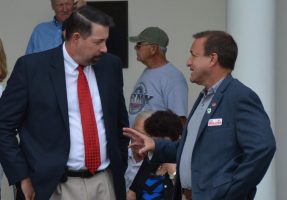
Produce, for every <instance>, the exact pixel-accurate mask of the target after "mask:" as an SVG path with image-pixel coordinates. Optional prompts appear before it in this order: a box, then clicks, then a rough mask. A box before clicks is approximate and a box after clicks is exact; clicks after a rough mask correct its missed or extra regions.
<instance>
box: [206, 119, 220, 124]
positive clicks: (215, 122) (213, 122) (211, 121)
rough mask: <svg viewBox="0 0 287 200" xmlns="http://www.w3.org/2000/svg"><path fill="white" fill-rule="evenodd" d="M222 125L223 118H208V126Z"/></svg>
mask: <svg viewBox="0 0 287 200" xmlns="http://www.w3.org/2000/svg"><path fill="white" fill-rule="evenodd" d="M221 125H222V118H217V119H210V120H208V125H207V126H221Z"/></svg>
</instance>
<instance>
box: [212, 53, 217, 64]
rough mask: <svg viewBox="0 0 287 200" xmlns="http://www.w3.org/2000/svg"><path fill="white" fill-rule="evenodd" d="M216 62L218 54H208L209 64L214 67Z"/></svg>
mask: <svg viewBox="0 0 287 200" xmlns="http://www.w3.org/2000/svg"><path fill="white" fill-rule="evenodd" d="M217 62H218V54H217V53H212V54H210V64H211V65H215V64H216V63H217Z"/></svg>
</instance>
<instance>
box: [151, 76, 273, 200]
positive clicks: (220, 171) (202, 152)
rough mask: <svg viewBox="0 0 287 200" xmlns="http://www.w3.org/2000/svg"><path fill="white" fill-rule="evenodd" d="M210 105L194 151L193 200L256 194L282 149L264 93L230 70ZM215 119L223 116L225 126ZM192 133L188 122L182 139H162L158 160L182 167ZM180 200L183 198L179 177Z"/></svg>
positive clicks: (238, 199)
mask: <svg viewBox="0 0 287 200" xmlns="http://www.w3.org/2000/svg"><path fill="white" fill-rule="evenodd" d="M201 97H202V96H201V95H200V96H199V98H198V99H197V101H196V103H195V105H194V106H193V108H192V111H191V113H190V115H189V118H188V120H189V119H190V117H191V116H192V114H193V112H194V110H195V109H196V107H197V105H198V104H199V102H200V100H201ZM208 108H209V109H208V110H209V111H210V110H211V111H210V112H206V113H205V115H204V117H203V120H202V122H201V124H200V128H199V132H198V135H197V139H196V142H195V146H194V149H193V152H192V161H191V171H192V199H193V200H231V199H232V200H250V199H254V196H255V193H256V185H257V184H258V183H259V182H260V181H261V179H262V178H263V176H264V175H265V173H266V171H267V169H268V167H269V164H270V162H271V160H272V158H273V155H274V153H275V149H276V145H275V139H274V136H273V133H272V130H271V127H270V121H269V118H268V116H267V114H266V112H265V111H264V108H263V106H262V103H261V101H260V99H259V97H258V96H257V95H256V94H255V93H254V92H253V91H252V90H251V89H250V88H248V87H246V86H244V85H243V84H242V83H241V82H239V81H238V80H236V79H234V78H233V77H232V76H231V75H229V76H227V77H226V78H225V79H224V80H223V82H222V83H221V85H220V86H219V88H218V89H217V91H216V93H215V95H214V97H213V99H212V101H211V103H210V105H209V107H208ZM210 119H222V125H219V124H218V126H210V125H211V124H209V125H208V122H212V120H211V121H209V120H210ZM187 134H188V132H187V129H186V127H185V129H184V131H183V136H182V139H181V140H180V141H178V142H173V143H171V142H166V141H161V140H157V141H156V149H155V152H154V156H153V159H152V160H153V161H157V162H176V163H177V164H178V165H177V170H178V169H179V163H180V157H181V153H182V149H183V145H184V143H185V140H186V135H187ZM177 174H179V173H178V171H177ZM174 199H176V200H179V199H181V185H180V177H179V176H177V180H176V188H175V194H174Z"/></svg>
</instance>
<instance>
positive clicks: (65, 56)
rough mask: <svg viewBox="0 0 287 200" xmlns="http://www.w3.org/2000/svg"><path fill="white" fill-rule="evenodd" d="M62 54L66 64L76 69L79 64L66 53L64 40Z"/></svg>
mask: <svg viewBox="0 0 287 200" xmlns="http://www.w3.org/2000/svg"><path fill="white" fill-rule="evenodd" d="M63 55H64V61H65V62H66V63H67V64H68V66H69V67H71V68H72V69H73V70H77V68H78V66H79V64H78V63H76V62H75V61H74V59H73V58H72V57H71V56H70V55H69V54H68V52H67V49H66V46H65V42H64V43H63Z"/></svg>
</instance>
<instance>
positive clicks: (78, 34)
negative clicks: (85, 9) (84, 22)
mask: <svg viewBox="0 0 287 200" xmlns="http://www.w3.org/2000/svg"><path fill="white" fill-rule="evenodd" d="M80 37H81V35H80V33H79V32H75V33H73V35H72V40H73V41H78V40H79V39H80Z"/></svg>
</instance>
